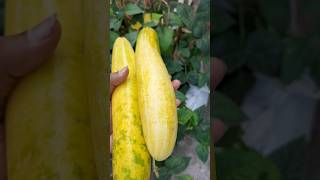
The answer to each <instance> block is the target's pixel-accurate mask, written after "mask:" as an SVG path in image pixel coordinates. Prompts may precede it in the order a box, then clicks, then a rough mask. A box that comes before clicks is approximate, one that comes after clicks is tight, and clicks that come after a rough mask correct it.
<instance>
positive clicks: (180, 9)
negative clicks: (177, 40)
mask: <svg viewBox="0 0 320 180" xmlns="http://www.w3.org/2000/svg"><path fill="white" fill-rule="evenodd" d="M177 14H178V15H179V16H180V18H181V21H182V22H183V23H184V24H185V25H186V27H187V28H188V29H192V22H193V21H192V20H193V17H192V8H191V6H188V5H186V4H179V5H178V6H177Z"/></svg>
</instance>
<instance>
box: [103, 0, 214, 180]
mask: <svg viewBox="0 0 320 180" xmlns="http://www.w3.org/2000/svg"><path fill="white" fill-rule="evenodd" d="M144 2H146V1H130V3H129V2H126V1H117V3H115V1H112V3H111V6H110V12H109V14H110V27H109V29H110V33H109V35H110V42H109V45H110V51H112V46H113V43H114V41H115V39H116V38H117V37H119V36H124V37H126V38H127V39H128V40H129V41H130V43H131V45H132V46H133V47H134V46H135V41H136V38H137V35H138V33H139V30H140V29H141V28H142V27H144V26H149V27H153V28H154V29H155V30H156V31H157V34H158V39H159V45H160V50H161V55H162V57H163V59H164V63H165V65H166V67H167V69H168V72H169V73H170V75H171V77H172V79H178V80H180V81H181V88H180V89H179V91H177V92H176V97H177V98H178V99H179V100H180V101H181V102H182V104H181V105H180V107H179V108H178V121H179V125H178V135H177V142H178V141H180V140H182V139H184V137H185V136H186V135H192V136H194V137H195V139H196V140H197V141H198V142H199V146H198V147H197V148H196V149H195V153H197V155H198V157H199V159H200V160H202V161H204V162H206V161H208V154H209V152H208V150H209V144H210V142H209V141H210V134H209V132H210V131H209V130H210V129H209V128H210V126H209V125H210V124H209V122H208V120H206V121H205V120H204V117H203V115H202V113H203V111H202V108H199V109H197V110H195V111H192V110H191V109H189V108H187V107H186V104H185V101H186V100H187V98H186V96H185V93H186V92H187V91H188V89H189V87H190V84H192V85H195V86H198V87H202V86H205V85H208V84H209V80H210V79H209V72H208V70H209V68H208V64H209V59H210V58H209V57H210V56H209V50H210V49H209V47H210V44H209V43H210V42H209V40H210V34H209V33H210V31H209V24H210V23H209V20H210V19H209V12H210V7H209V6H208V5H207V3H209V1H208V0H203V1H202V2H201V3H200V5H199V7H198V10H197V11H196V12H195V11H194V8H193V7H192V6H190V5H187V4H182V3H178V2H176V1H161V0H155V1H152V5H149V4H144ZM166 2H168V3H166ZM175 8H176V10H174V9H175ZM146 13H148V15H150V16H149V17H150V21H148V22H144V15H146ZM189 162H190V157H181V156H171V157H169V158H168V159H167V160H165V161H163V162H157V165H159V174H160V176H159V178H158V179H166V180H168V179H170V178H171V177H173V176H174V177H175V178H176V179H182V180H183V179H187V180H188V179H193V178H192V177H191V176H188V175H180V176H176V175H175V174H178V173H181V172H183V171H184V170H185V169H186V168H187V166H188V165H189Z"/></svg>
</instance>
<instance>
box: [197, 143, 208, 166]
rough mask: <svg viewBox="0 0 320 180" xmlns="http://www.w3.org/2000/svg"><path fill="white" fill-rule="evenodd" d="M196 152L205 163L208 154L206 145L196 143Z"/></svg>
mask: <svg viewBox="0 0 320 180" xmlns="http://www.w3.org/2000/svg"><path fill="white" fill-rule="evenodd" d="M196 152H197V155H198V157H199V158H200V159H201V161H202V162H203V163H205V162H206V161H207V160H208V155H209V148H208V146H205V145H202V144H198V145H197V147H196Z"/></svg>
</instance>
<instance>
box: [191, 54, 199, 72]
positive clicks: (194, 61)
mask: <svg viewBox="0 0 320 180" xmlns="http://www.w3.org/2000/svg"><path fill="white" fill-rule="evenodd" d="M189 61H190V63H191V66H192V69H193V70H199V69H200V57H198V56H193V57H191V58H190V60H189Z"/></svg>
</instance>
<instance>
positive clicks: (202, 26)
mask: <svg viewBox="0 0 320 180" xmlns="http://www.w3.org/2000/svg"><path fill="white" fill-rule="evenodd" d="M208 29H209V27H208V25H207V23H206V22H204V21H201V20H199V21H195V25H194V26H193V29H192V34H193V35H194V37H196V38H201V37H202V36H203V35H204V34H205V33H206V32H207V31H208Z"/></svg>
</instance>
